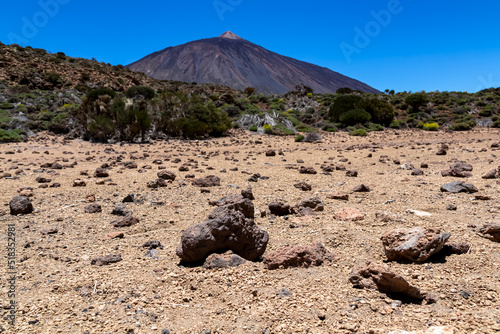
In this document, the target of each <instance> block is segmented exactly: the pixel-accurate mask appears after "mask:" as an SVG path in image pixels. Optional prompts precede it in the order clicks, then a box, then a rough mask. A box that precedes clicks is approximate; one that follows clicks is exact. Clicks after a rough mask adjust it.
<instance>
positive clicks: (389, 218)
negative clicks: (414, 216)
mask: <svg viewBox="0 0 500 334" xmlns="http://www.w3.org/2000/svg"><path fill="white" fill-rule="evenodd" d="M375 218H377V219H378V220H379V221H381V222H384V223H389V222H398V223H406V220H405V219H403V218H401V217H400V216H398V215H396V214H394V213H391V212H388V211H377V212H375Z"/></svg>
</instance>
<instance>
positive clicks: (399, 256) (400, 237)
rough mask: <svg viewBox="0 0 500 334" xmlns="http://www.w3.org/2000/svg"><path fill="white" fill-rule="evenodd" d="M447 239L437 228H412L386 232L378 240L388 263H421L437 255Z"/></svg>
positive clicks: (445, 234) (446, 234)
mask: <svg viewBox="0 0 500 334" xmlns="http://www.w3.org/2000/svg"><path fill="white" fill-rule="evenodd" d="M449 237H450V234H449V233H441V231H440V230H439V229H438V228H422V227H414V228H410V229H404V228H399V229H394V230H390V231H387V232H386V233H384V235H383V236H382V237H381V238H380V239H381V240H382V243H383V245H384V249H385V255H386V256H387V259H388V260H389V261H403V260H410V261H415V262H422V261H425V260H427V259H428V258H429V257H430V256H431V255H433V254H435V253H438V252H439V251H440V250H441V249H442V248H443V246H444V244H445V243H446V241H447V240H448V238H449Z"/></svg>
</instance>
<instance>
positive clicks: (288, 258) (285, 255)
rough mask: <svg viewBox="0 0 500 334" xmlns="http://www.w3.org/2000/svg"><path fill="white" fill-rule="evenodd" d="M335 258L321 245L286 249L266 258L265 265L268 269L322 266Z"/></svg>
mask: <svg viewBox="0 0 500 334" xmlns="http://www.w3.org/2000/svg"><path fill="white" fill-rule="evenodd" d="M333 260H335V256H334V255H333V253H331V252H330V251H328V250H327V249H326V248H325V247H324V246H323V245H322V244H321V243H317V244H316V245H313V246H308V247H306V246H294V247H284V248H281V249H278V250H277V251H275V252H273V253H271V254H269V255H267V256H265V257H264V265H266V267H267V268H268V269H278V268H279V267H283V268H288V267H305V268H307V267H310V266H320V265H321V264H323V262H326V261H333Z"/></svg>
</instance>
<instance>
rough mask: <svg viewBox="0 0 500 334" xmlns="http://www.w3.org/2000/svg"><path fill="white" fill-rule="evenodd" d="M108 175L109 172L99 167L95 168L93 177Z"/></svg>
mask: <svg viewBox="0 0 500 334" xmlns="http://www.w3.org/2000/svg"><path fill="white" fill-rule="evenodd" d="M108 176H109V172H108V171H107V170H105V169H104V168H101V167H99V168H97V169H96V170H95V172H94V177H108Z"/></svg>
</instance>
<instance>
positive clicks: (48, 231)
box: [40, 227, 59, 235]
mask: <svg viewBox="0 0 500 334" xmlns="http://www.w3.org/2000/svg"><path fill="white" fill-rule="evenodd" d="M57 232H59V231H58V230H57V228H55V227H49V228H42V229H41V230H40V233H41V234H42V235H48V234H56V233H57Z"/></svg>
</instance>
